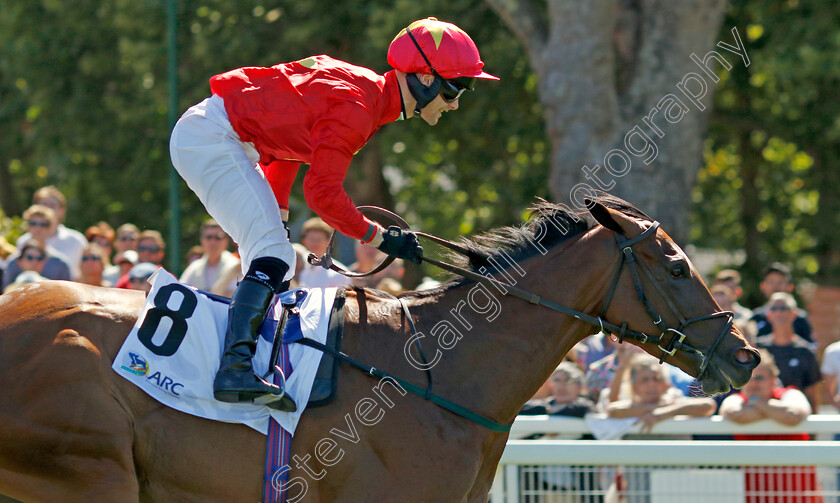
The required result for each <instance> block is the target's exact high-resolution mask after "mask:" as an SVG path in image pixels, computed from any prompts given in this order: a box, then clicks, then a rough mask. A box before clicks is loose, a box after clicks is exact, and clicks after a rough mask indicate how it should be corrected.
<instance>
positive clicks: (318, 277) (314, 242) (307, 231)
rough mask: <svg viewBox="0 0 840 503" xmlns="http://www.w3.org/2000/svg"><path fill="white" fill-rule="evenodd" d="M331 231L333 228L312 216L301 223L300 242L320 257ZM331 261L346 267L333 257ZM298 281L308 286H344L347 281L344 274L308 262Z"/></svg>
mask: <svg viewBox="0 0 840 503" xmlns="http://www.w3.org/2000/svg"><path fill="white" fill-rule="evenodd" d="M332 232H333V228H332V227H330V226H329V225H328V224H327V223H326V222H324V221H323V220H321V219H320V218H318V217H313V218H310V219H309V220H307V221H306V222H304V223H303V228H302V229H301V238H300V242H301V244H302V245H303V246H305V247H306V249H307V250H309V251H310V252H312V253H314V254H315V255H317V256H318V257H319V258H320V257H322V256H323V255H324V253H326V252H327V246H328V245H329V243H330V235H331V234H332ZM333 262H334V263H335V264H336V265H338V266H339V267H345V268H346V266H345V265H344V264H342V263H341V262H339V261H337V260H335V259H333ZM299 281H300V285H301V286H306V287H310V288H329V287H337V286H345V285H347V284H348V283H349V280H348V279H347V278H346V277H345V276H342V275H341V274H339V273H337V272H335V271H332V270H330V269H324V268H323V267H321V266H312V265H309V263H306V264H305V265H304V268H303V270H302V271H301V272H300V279H299Z"/></svg>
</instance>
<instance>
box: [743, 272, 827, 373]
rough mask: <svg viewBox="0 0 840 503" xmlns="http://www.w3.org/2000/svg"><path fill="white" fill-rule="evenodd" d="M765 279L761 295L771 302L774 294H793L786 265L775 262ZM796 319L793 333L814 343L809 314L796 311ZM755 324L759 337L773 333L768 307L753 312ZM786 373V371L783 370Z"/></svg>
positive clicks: (761, 287)
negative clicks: (768, 318) (768, 316)
mask: <svg viewBox="0 0 840 503" xmlns="http://www.w3.org/2000/svg"><path fill="white" fill-rule="evenodd" d="M763 277H764V279H763V280H762V281H761V284H760V285H759V288H760V289H761V293H763V294H764V296H765V297H766V298H767V299H768V300H769V299H770V296H771V295H773V294H774V293H778V292H782V293H787V294H791V293H793V282H792V281H791V278H792V276H791V274H790V268H788V266H786V265H784V264H780V263H778V262H774V263H772V264H770V265H769V266H767V268H766V269H765V270H764V276H763ZM794 313H795V314H796V317H795V319H794V322H793V331H794V332H796V335H798V336H799V337H802V338H803V339H805V340H806V341H808V342H813V340H814V339H813V336H812V335H811V323H810V322H809V321H808V313H806V312H805V311H804V310H802V309H798V308H797V309H796V310H795V311H794ZM750 319H751V320H752V321H754V322H755V325H756V328H757V329H758V336H759V337H760V336H762V335H767V334H769V333H770V332H771V331H772V328H771V326H770V322H769V321H768V320H767V307H766V306H762V307H759V308H757V309H756V310H754V311H753V316H752V318H750ZM782 372H783V373H784V370H782Z"/></svg>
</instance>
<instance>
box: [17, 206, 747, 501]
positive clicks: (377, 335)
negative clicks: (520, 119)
mask: <svg viewBox="0 0 840 503" xmlns="http://www.w3.org/2000/svg"><path fill="white" fill-rule="evenodd" d="M533 210H534V216H533V217H532V219H531V220H529V221H528V222H527V223H526V224H524V225H522V226H520V227H507V228H502V229H498V230H495V231H491V232H489V233H486V234H484V235H481V236H478V237H474V238H472V239H466V240H463V241H462V243H461V244H462V246H463V247H465V248H467V249H468V250H469V255H470V256H469V259H468V261H467V262H464V263H463V264H462V265H463V266H465V267H467V268H470V269H471V270H473V271H476V272H478V273H480V274H482V275H485V276H492V277H494V278H497V279H499V280H502V281H506V282H507V283H510V284H512V281H513V280H515V282H516V286H517V287H518V288H522V289H523V290H527V291H528V292H531V293H532V294H533V295H536V296H539V297H541V298H544V299H550V300H551V301H553V302H556V303H558V304H562V305H565V306H569V307H571V308H573V309H575V310H577V311H580V312H583V313H594V314H597V313H600V312H601V311H602V310H603V311H605V312H604V313H603V317H602V318H601V317H599V319H602V320H603V322H606V323H609V324H610V326H613V327H618V326H622V327H623V328H626V329H627V331H628V333H629V331H635V332H636V333H646V334H660V333H663V332H668V331H671V332H672V333H671V337H672V338H677V337H678V335H684V336H685V339H684V340H681V341H680V342H682V343H685V344H686V345H688V344H690V345H691V346H685V347H694V348H696V349H697V351H695V352H691V351H679V350H672V352H673V355H672V356H669V355H663V349H664V350H667V349H668V348H672V347H673V345H668V346H666V347H665V348H660V346H661V345H662V342H661V341H660V342H659V344H657V343H651V342H646V343H645V342H641V341H639V340H634V341H629V339H628V341H629V342H632V343H634V344H637V345H640V346H641V347H642V348H643V349H644V350H646V351H647V352H649V353H651V354H652V355H654V356H668V361H669V362H670V363H672V364H674V365H676V366H678V367H680V368H682V369H683V370H685V371H686V372H688V373H689V374H692V375H694V376H697V375H698V374H700V373H701V370H700V368H701V366H703V367H704V369H703V372H702V376H701V377H702V386H703V389H704V391H706V392H708V393H717V392H723V391H726V390H728V389H729V386H730V385H732V386H735V387H741V386H743V385H744V384H745V383H746V382H747V381H748V380H749V377H750V374H751V371H752V369H753V368H754V367H755V365H756V364H757V363H758V355H757V352H756V351H755V349H754V348H752V347H751V346H750V345H749V344H748V343H747V342H746V341H745V340H744V338H743V337H742V336H741V335H740V334H739V332H738V331H737V329H736V328H735V327H734V326H732V325H731V320H730V322H729V323H727V320H726V317H725V316H723V317H720V316H711V317H709V316H708V315H710V314H714V313H717V312H718V311H720V308H719V307H718V306H717V304H716V303H715V301H714V300H713V298H712V296H711V294H710V293H709V291H708V289H707V288H706V286H705V285H704V283H703V282H702V280H701V279H700V277H699V276H698V274H697V271H696V270H695V269H694V267H693V266H692V265H691V263H690V262H689V260H688V258H687V257H686V255H685V254H684V253H683V251H682V250H681V249H680V248H679V247H678V246H677V245H676V244H675V243H674V242H673V241H672V240H671V239H670V238H669V237H668V235H667V234H666V233H665V232H664V231H662V230H661V229H657V228H656V225H655V224H654V223H653V222H652V221H651V219H650V218H649V217H647V216H646V215H644V213H642V212H641V211H639V210H637V209H635V208H634V207H633V206H631V205H630V204H629V203H626V202H624V201H622V200H619V199H617V198H611V197H609V196H601V197H599V199H598V201H597V202H593V203H592V205H591V208H590V210H589V211H588V212H585V211H584V212H573V211H570V210H568V209H565V207H563V206H561V205H553V204H550V203H546V202H540V203H538V204H537V205H536V206H535V208H533ZM625 239H626V240H628V241H625V243H628V242H629V243H630V244H628V245H627V248H628V249H631V250H633V252H634V253H632V255H633V256H634V260H635V262H636V263H638V265H640V266H644V271H646V273H645V274H642V275H639V274H638V271H637V269H636V268H635V267H633V268H630V267H628V266H625V267H624V268H621V269H619V268H617V267H616V263H617V262H618V259H619V256H621V255H631V254H629V253H627V252H626V250H625V253H623V254H622V253H621V252H619V246H617V242H620V241H621V240H625ZM630 245H632V247H631V246H630ZM613 278H616V279H615V281H613ZM637 287H641V288H642V290H644V292H646V293H647V294H646V295H644V296H639V292H638V291H637V290H638V288H637ZM607 297H609V299H608V298H607ZM401 298H402V299H403V300H404V301H405V303H406V304H407V305H408V306H409V307H410V313H411V316H412V317H413V320H414V322H415V323H416V326H417V330H418V334H417V335H416V336H413V337H414V338H421V337H422V338H421V339H420V342H421V343H422V345H423V348H424V351H425V353H426V354H427V355H429V361H428V365H427V367H426V368H428V366H433V368H431V372H432V375H433V385H434V390H435V393H437V394H438V395H440V396H444V397H446V398H447V399H449V400H451V401H452V402H455V403H457V404H460V405H461V406H463V407H465V408H467V409H470V410H472V411H475V412H476V413H479V414H481V415H483V416H485V417H487V418H490V419H492V420H493V421H496V422H499V423H503V424H508V423H511V422H512V421H513V420H514V418H515V416H516V414H517V412H518V411H519V410H520V408H521V407H522V405H523V404H524V403H525V402H526V401H527V400H528V399H529V398H530V397H531V396H532V395H533V394H534V393H535V392H536V390H537V389H538V388H539V387H540V385H541V384H543V382H544V381H545V380H546V378H547V377H548V376H549V375H550V373H551V372H552V370H553V369H554V368H555V367H556V365H557V364H558V363H559V362H560V361H561V360H562V359H563V357H564V355H566V353H567V352H568V351H569V349H570V348H571V347H572V346H573V345H574V344H575V343H577V342H578V341H580V340H582V339H583V338H584V337H586V336H588V335H590V334H592V333H595V332H597V330H598V328H595V327H593V326H591V325H590V324H589V323H585V322H584V321H581V320H580V319H576V318H574V317H572V316H568V315H566V314H562V313H559V312H557V311H555V310H552V309H546V308H545V307H543V306H541V305H536V304H532V303H529V302H525V301H523V300H521V299H519V298H514V297H510V296H505V295H502V294H501V293H500V291H499V290H497V289H495V288H494V287H493V286H487V285H484V284H481V283H478V282H475V281H473V280H469V279H465V278H464V277H459V278H455V279H453V280H450V281H448V282H446V283H444V284H442V285H441V286H440V287H437V288H435V289H433V290H430V291H425V292H409V293H406V294H403V295H402V296H401ZM640 299H642V300H643V301H644V302H643V301H642V300H640ZM143 301H144V297H143V295H142V294H141V293H140V292H136V291H128V290H117V289H111V288H100V287H91V286H85V285H81V284H76V283H70V282H44V283H40V284H39V283H35V284H32V285H29V286H27V287H25V288H22V289H20V290H17V291H14V292H12V293H10V294H7V295H2V296H0V390H2V391H0V493H2V494H5V495H8V496H10V497H13V498H17V499H19V500H21V501H24V502H42V501H43V502H51V503H52V502H56V501H62V502H84V503H90V502H92V501H108V502H136V501H143V502H147V501H148V502H225V503H229V502H240V501H242V502H256V501H259V500H260V495H261V487H262V478H263V475H262V474H263V462H264V453H265V441H266V437H265V436H263V435H261V434H259V433H258V432H256V431H254V430H252V429H251V428H248V427H246V426H244V425H239V424H227V423H221V422H214V421H209V420H206V419H201V418H198V417H194V416H191V415H187V414H184V413H181V412H178V411H175V410H173V409H168V408H165V407H163V406H162V405H160V404H159V403H157V402H156V401H154V400H153V399H151V398H150V397H149V396H148V395H146V394H145V393H144V392H143V391H141V390H140V389H139V388H137V387H135V386H134V385H133V384H131V383H129V382H128V381H127V380H125V379H123V378H122V377H120V376H118V375H117V374H116V373H115V372H113V371H112V370H111V364H112V361H113V359H114V357H115V356H116V354H117V352H118V350H119V348H120V347H121V345H122V343H123V340H124V338H125V337H126V335H127V334H128V332H129V331H130V330H131V327H132V326H133V325H134V323H135V320H136V318H137V316H138V313H139V312H140V310H141V307H142V304H143ZM651 309H654V310H655V311H656V312H658V313H660V314H661V319H660V320H656V319H655V318H654V319H651V317H650V316H649V313H648V312H649V311H650V310H651ZM686 317H693V318H691V320H693V321H697V322H696V323H691V326H690V327H686V326H685V325H686V323H681V322H684V321H685V318H686ZM654 321H656V322H657V323H656V324H655V323H654ZM625 324H626V325H625ZM663 324H667V326H669V327H675V326H680V329H681V330H682V331H677V330H672V329H666V330H663V329H662V328H661V326H662V325H663ZM344 326H345V333H344V339H343V342H342V350H343V352H345V353H346V354H348V355H350V356H352V357H353V358H355V359H357V360H361V361H363V362H365V363H369V364H370V365H373V366H376V367H377V368H379V369H384V370H387V371H388V372H390V373H392V374H393V375H395V376H399V377H401V378H403V379H405V380H406V381H409V382H414V383H417V384H418V385H421V386H423V385H425V384H426V378H427V377H426V372H424V371H422V370H420V367H418V361H419V360H418V359H417V357H416V355H415V354H414V353H412V352H411V350H410V348H411V345H410V344H408V342H407V341H408V340H409V339H410V338H412V336H411V334H410V332H409V330H408V327H407V323H406V318H405V315H404V311H403V309H402V307H401V304H400V302H398V301H397V300H395V299H393V298H391V297H387V296H385V295H384V294H383V293H380V292H377V291H375V290H366V289H350V290H348V291H347V294H346V309H345V325H344ZM677 347H678V348H679V347H683V346H682V345H681V344H677ZM507 438H508V435H507V433H504V432H495V431H491V430H490V429H488V428H485V427H483V426H481V425H479V424H476V423H474V422H471V421H469V420H467V419H464V418H463V417H460V416H458V415H455V414H453V413H451V412H449V411H448V410H445V409H443V408H441V407H437V406H436V405H434V404H432V403H429V402H428V401H426V400H424V399H423V398H422V397H418V396H415V395H412V394H410V393H409V394H406V393H405V390H401V389H400V388H399V387H398V386H395V385H394V384H393V383H389V382H387V381H377V380H375V379H371V378H370V377H368V376H366V375H364V374H363V373H361V372H358V371H357V370H355V369H352V368H351V367H349V366H347V365H341V367H340V371H339V385H338V393H337V396H336V398H335V400H334V401H333V402H332V403H331V404H329V405H328V406H325V407H320V408H314V409H307V411H306V412H305V413H304V415H303V417H302V418H301V422H300V424H299V426H298V430H297V432H296V434H295V436H294V441H293V447H292V454H293V459H294V460H295V461H294V463H293V464H292V467H291V471H290V474H289V475H290V476H291V477H293V479H292V481H294V480H299V481H300V482H299V483H298V485H297V486H295V487H293V486H292V485H291V482H290V485H289V486H288V487H289V491H290V493H289V501H307V502H316V501H317V502H327V501H329V502H344V501H346V502H368V501H369V502H386V501H418V502H421V501H434V502H439V501H456V502H460V501H468V502H485V501H486V500H487V495H488V492H489V489H490V486H491V483H492V480H493V477H494V473H495V470H496V466H497V464H498V461H499V458H500V457H501V455H502V451H503V449H504V447H505V443H506V441H507ZM295 488H297V489H299V490H300V492H297V493H295ZM304 491H305V492H304Z"/></svg>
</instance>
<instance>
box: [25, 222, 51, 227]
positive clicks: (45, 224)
mask: <svg viewBox="0 0 840 503" xmlns="http://www.w3.org/2000/svg"><path fill="white" fill-rule="evenodd" d="M27 223H28V224H29V227H43V228H45V229H46V228H47V227H49V226H50V223H49V222H41V221H39V220H30V221H29V222H27Z"/></svg>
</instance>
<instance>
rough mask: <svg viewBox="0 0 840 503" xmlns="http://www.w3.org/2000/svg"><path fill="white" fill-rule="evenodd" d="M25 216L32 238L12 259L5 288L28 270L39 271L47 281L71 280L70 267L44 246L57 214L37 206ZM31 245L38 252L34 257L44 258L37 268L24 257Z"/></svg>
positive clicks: (28, 210) (27, 211) (7, 271)
mask: <svg viewBox="0 0 840 503" xmlns="http://www.w3.org/2000/svg"><path fill="white" fill-rule="evenodd" d="M23 216H24V220H25V221H26V222H27V226H28V227H29V229H30V233H29V235H30V238H29V239H27V240H26V242H25V243H24V244H23V245H22V246H21V248H20V253H19V254H16V255H12V256H11V257H10V259H11V260H9V263H8V267H7V268H6V273H5V274H4V275H3V288H4V289H5V287H6V286H8V285H9V284H10V283H12V282H13V281H15V279H16V278H17V276H18V274H20V273H21V272H22V271H26V270H30V271H31V270H37V272H38V274H40V275H41V276H43V277H45V278H47V279H56V280H69V279H70V278H71V273H70V265H69V264H68V263H67V262H66V261H65V260H64V258H63V256H60V255H59V254H58V252H56V251H55V250H54V249H53V248H51V247H49V246H45V245H44V242H45V240H46V238H47V236H49V235H50V229H51V228H52V227H53V226H55V225H56V220H55V213H54V212H53V211H52V210H51V209H50V208H48V207H46V206H41V205H37V204H36V205H33V206H31V207H29V208H28V209H27V210H26V211H25V212H24V213H23ZM30 243H31V244H32V245H33V246H34V247H35V249H36V250H38V252H37V253H35V254H34V255H32V256H36V255H37V256H42V257H43V261H42V262H41V263H39V264H37V267H36V264H33V263H32V262H31V261H29V260H26V257H24V253H25V251H26V249H28V247H27V245H29V244H30ZM21 259H23V260H21Z"/></svg>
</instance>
